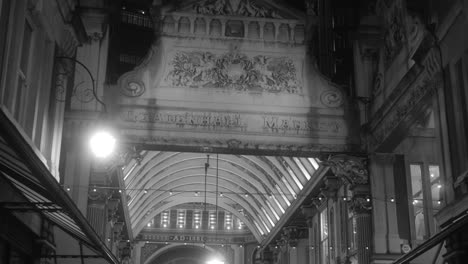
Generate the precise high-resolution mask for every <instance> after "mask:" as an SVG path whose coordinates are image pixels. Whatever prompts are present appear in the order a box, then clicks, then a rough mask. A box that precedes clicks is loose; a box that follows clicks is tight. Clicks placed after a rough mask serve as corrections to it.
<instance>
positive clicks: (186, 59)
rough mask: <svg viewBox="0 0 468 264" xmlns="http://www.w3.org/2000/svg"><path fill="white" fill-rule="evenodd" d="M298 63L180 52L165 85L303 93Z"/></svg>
mask: <svg viewBox="0 0 468 264" xmlns="http://www.w3.org/2000/svg"><path fill="white" fill-rule="evenodd" d="M299 73H300V69H299V70H298V69H297V67H296V65H295V62H294V61H293V60H291V59H289V58H287V57H273V56H267V55H257V56H254V57H250V56H247V55H245V54H242V53H237V52H233V53H225V54H214V53H212V52H203V51H190V52H185V51H179V52H177V53H175V54H174V57H173V58H172V59H170V61H169V67H168V72H167V73H166V75H165V79H164V81H163V83H162V85H169V86H173V87H191V88H202V87H213V88H218V89H221V90H226V89H227V90H242V91H245V90H248V91H252V92H253V91H257V92H269V93H302V84H301V82H300V79H299V78H298V76H297V75H298V74H299Z"/></svg>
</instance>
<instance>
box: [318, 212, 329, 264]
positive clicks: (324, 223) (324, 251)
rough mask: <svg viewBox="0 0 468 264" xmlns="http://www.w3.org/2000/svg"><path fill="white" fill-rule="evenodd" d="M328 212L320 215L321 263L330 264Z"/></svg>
mask: <svg viewBox="0 0 468 264" xmlns="http://www.w3.org/2000/svg"><path fill="white" fill-rule="evenodd" d="M327 213H328V212H327V210H326V209H325V210H323V211H322V212H321V213H320V263H323V264H327V263H329V251H328V250H329V245H328V234H329V233H328V232H329V229H328V215H327Z"/></svg>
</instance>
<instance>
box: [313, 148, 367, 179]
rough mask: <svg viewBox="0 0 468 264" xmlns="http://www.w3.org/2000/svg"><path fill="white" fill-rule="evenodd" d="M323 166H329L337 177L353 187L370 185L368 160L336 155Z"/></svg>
mask: <svg viewBox="0 0 468 264" xmlns="http://www.w3.org/2000/svg"><path fill="white" fill-rule="evenodd" d="M322 164H323V165H325V166H329V167H330V168H331V170H332V172H333V173H334V174H335V175H336V176H337V177H339V178H341V180H343V181H344V182H346V183H348V184H350V185H352V186H354V185H366V184H368V183H369V172H368V170H367V158H362V157H355V156H348V155H335V156H331V157H330V158H329V159H328V160H326V161H324V162H322Z"/></svg>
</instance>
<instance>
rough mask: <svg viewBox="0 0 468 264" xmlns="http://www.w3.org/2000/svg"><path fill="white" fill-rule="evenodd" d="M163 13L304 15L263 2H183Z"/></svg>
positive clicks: (260, 0)
mask: <svg viewBox="0 0 468 264" xmlns="http://www.w3.org/2000/svg"><path fill="white" fill-rule="evenodd" d="M163 12H164V13H173V12H176V13H186V14H187V13H191V14H196V15H207V16H234V17H250V18H269V19H297V20H303V19H304V17H305V14H303V13H302V12H301V11H299V10H296V9H294V8H292V7H288V6H285V5H279V4H277V3H272V1H264V0H201V1H200V0H197V1H183V2H182V3H181V4H180V5H179V7H177V8H169V9H166V10H164V11H163Z"/></svg>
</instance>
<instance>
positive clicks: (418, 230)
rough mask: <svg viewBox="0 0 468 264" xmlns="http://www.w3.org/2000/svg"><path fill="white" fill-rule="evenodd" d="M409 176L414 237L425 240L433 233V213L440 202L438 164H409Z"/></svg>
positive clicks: (440, 184)
mask: <svg viewBox="0 0 468 264" xmlns="http://www.w3.org/2000/svg"><path fill="white" fill-rule="evenodd" d="M410 176H411V205H412V206H411V207H412V211H413V212H412V215H411V217H412V222H413V224H412V226H413V227H414V228H413V234H414V239H415V240H417V241H418V240H425V239H427V238H429V237H430V236H431V235H432V234H434V233H435V230H436V224H435V219H434V215H435V214H436V213H437V212H438V211H439V210H440V207H441V204H442V201H441V195H440V193H441V191H442V188H443V186H442V182H441V180H440V171H439V166H437V165H428V166H426V165H424V164H423V163H421V164H410Z"/></svg>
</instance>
